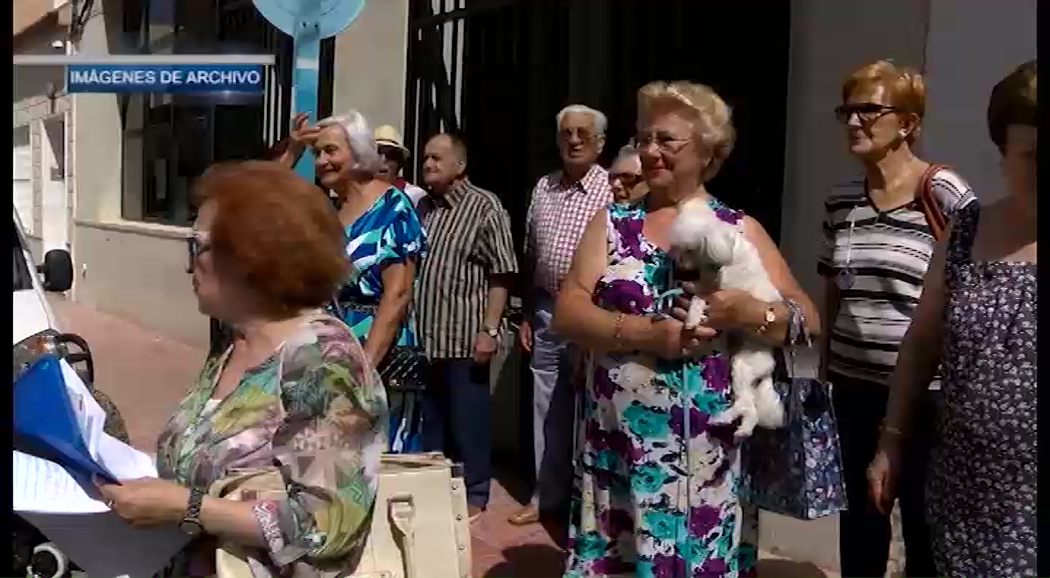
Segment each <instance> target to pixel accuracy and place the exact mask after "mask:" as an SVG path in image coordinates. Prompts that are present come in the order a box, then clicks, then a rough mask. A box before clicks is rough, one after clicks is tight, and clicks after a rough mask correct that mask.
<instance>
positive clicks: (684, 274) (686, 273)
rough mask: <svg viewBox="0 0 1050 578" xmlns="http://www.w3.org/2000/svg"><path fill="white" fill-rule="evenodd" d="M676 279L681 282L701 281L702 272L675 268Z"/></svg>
mask: <svg viewBox="0 0 1050 578" xmlns="http://www.w3.org/2000/svg"><path fill="white" fill-rule="evenodd" d="M674 277H675V279H677V280H679V281H689V282H694V281H699V280H700V271H698V270H696V269H686V268H684V267H675V270H674Z"/></svg>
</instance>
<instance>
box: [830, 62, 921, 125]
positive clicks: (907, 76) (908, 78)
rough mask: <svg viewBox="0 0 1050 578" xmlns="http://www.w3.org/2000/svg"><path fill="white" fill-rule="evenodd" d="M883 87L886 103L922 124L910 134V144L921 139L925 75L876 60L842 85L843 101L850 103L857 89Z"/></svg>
mask: <svg viewBox="0 0 1050 578" xmlns="http://www.w3.org/2000/svg"><path fill="white" fill-rule="evenodd" d="M876 88H881V89H882V90H884V91H885V93H886V99H887V101H886V102H885V103H884V104H887V105H889V106H892V107H894V108H896V109H897V110H899V111H900V112H903V113H905V114H914V115H915V116H916V117H917V118H918V119H919V123H918V124H916V126H915V130H913V131H911V132H910V133H908V137H907V139H906V140H907V142H908V143H909V144H911V143H912V142H915V139H917V138H919V132H920V130H921V128H922V127H921V124H922V119H923V117H924V116H925V115H926V83H925V81H923V79H922V75H921V74H919V73H918V72H916V71H915V70H912V69H911V68H908V67H906V66H897V65H896V64H894V63H893V62H892V61H890V60H877V61H875V62H872V63H870V64H865V65H864V66H861V67H860V68H858V69H856V70H854V71H853V72H851V73H850V74H849V76H847V77H846V80H845V81H844V82H843V83H842V102H843V103H845V102H846V101H847V100H849V97H850V95H852V94H853V92H854V91H856V90H858V89H859V90H871V91H873V90H875V89H876Z"/></svg>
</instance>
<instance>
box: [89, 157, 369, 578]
mask: <svg viewBox="0 0 1050 578" xmlns="http://www.w3.org/2000/svg"><path fill="white" fill-rule="evenodd" d="M194 186H195V196H196V198H197V201H198V206H199V208H200V211H199V214H198V216H197V221H196V223H195V224H194V232H193V237H192V238H191V239H190V245H191V248H192V251H191V253H192V254H193V255H194V267H193V272H192V273H193V277H192V281H193V292H194V294H195V295H196V296H197V301H198V303H199V306H200V310H201V313H204V314H206V315H210V316H212V317H214V318H216V319H220V320H222V321H223V322H225V323H229V324H230V325H231V326H233V327H234V328H235V330H236V335H237V337H236V338H235V339H234V342H233V344H232V345H231V346H230V347H229V348H227V349H226V350H225V351H223V352H222V353H221V354H219V355H215V356H211V357H209V359H208V360H207V362H206V363H205V365H204V369H203V371H202V372H201V374H200V377H199V378H198V380H197V382H196V384H194V386H193V387H192V388H191V389H190V392H189V394H188V395H187V396H186V397H185V398H184V399H183V401H182V403H180V404H179V407H178V409H177V410H176V411H175V414H174V415H173V416H172V417H171V419H170V420H169V421H168V423H167V425H166V426H165V428H164V431H163V432H162V433H161V435H160V438H159V441H158V447H157V471H158V472H159V473H160V477H159V478H147V479H138V480H122V481H121V483H120V484H119V485H118V484H105V485H101V486H100V491H101V493H102V495H103V497H104V498H105V499H106V501H107V503H108V505H109V506H110V507H111V508H112V509H113V510H114V511H115V512H116V513H117V514H118V515H119V516H120V517H122V518H124V519H125V520H127V521H128V522H130V523H131V524H134V525H136V526H142V527H151V526H176V525H177V526H178V527H179V529H181V530H182V531H184V532H186V533H187V534H189V535H190V536H191V537H192V538H193V541H192V542H191V544H190V546H189V548H188V549H187V550H186V551H185V554H186V555H185V556H182V557H180V561H179V563H178V564H177V566H178V567H177V568H175V569H174V572H173V573H172V574H170V575H173V576H214V575H215V574H214V573H215V568H214V561H215V549H216V543H217V542H218V541H221V542H222V543H225V544H234V545H238V546H241V547H243V548H246V549H247V550H248V552H249V557H251V558H253V559H255V560H257V561H258V562H259V563H261V564H262V565H263V566H265V567H267V568H268V571H269V572H271V574H270V575H273V576H319V575H322V574H319V572H332V571H337V572H349V571H352V570H353V569H354V568H353V565H354V564H355V561H356V559H357V557H358V556H359V555H360V549H361V548H362V547H363V546H364V543H365V540H366V538H367V536H368V528H369V522H370V519H371V512H372V504H373V502H374V500H375V495H376V483H377V476H378V474H379V471H378V470H379V456H380V453H381V452H382V450H383V449H384V447H385V445H386V422H387V405H386V398H385V396H384V392H383V387H382V385H381V383H380V381H379V376H378V375H377V374H376V372H375V370H374V369H373V368H372V367H371V364H369V362H368V359H367V357H366V354H365V352H364V351H363V350H362V348H361V345H360V343H359V342H358V340H357V338H356V337H355V336H354V334H353V332H351V331H350V328H349V327H347V325H346V324H345V323H343V321H341V320H339V319H337V318H335V317H333V316H331V315H329V314H328V313H326V312H325V311H324V306H325V304H326V303H327V302H328V300H329V299H330V298H331V294H332V291H333V290H334V289H335V287H336V286H337V285H338V284H339V283H340V281H342V280H343V279H344V278H345V276H346V274H347V270H348V265H347V262H346V258H345V257H344V255H343V235H342V227H341V226H340V223H339V221H338V219H337V218H336V216H335V213H334V212H333V211H332V210H331V207H330V206H329V204H328V202H327V201H326V200H325V199H324V197H323V195H322V194H321V191H319V190H318V189H317V187H315V186H314V185H313V184H311V183H308V182H306V181H305V180H304V179H302V178H301V177H299V176H297V175H296V174H294V173H292V172H291V171H290V170H288V169H287V168H285V167H283V166H281V165H279V164H277V163H271V162H265V161H249V162H244V163H237V164H230V165H225V166H216V167H213V168H211V169H209V170H208V171H207V172H205V174H204V175H203V176H201V177H200V179H198V181H197V182H196V183H195V185H194ZM255 469H261V470H264V471H265V470H274V472H277V471H281V473H282V475H283V477H284V479H285V484H286V486H287V490H288V491H287V495H286V497H284V498H280V499H276V498H273V499H272V498H269V497H265V498H259V499H251V500H242V501H234V500H228V499H222V498H216V497H211V496H208V495H207V494H208V492H209V490H210V489H211V488H212V486H213V484H215V483H216V482H217V481H219V480H221V479H223V478H225V477H227V476H229V475H230V474H231V472H235V471H246V470H255ZM300 490H301V491H300ZM323 575H329V574H323Z"/></svg>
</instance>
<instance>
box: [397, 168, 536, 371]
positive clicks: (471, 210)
mask: <svg viewBox="0 0 1050 578" xmlns="http://www.w3.org/2000/svg"><path fill="white" fill-rule="evenodd" d="M418 208H419V214H420V216H421V218H422V220H423V228H424V229H425V230H426V232H427V243H428V245H429V247H428V250H427V253H428V254H427V257H426V258H425V259H423V263H422V265H421V266H420V269H419V282H418V283H416V288H415V304H416V326H417V327H418V337H419V339H420V341H422V343H423V347H424V349H425V350H426V353H427V357H429V358H431V359H456V358H468V357H470V356H471V354H472V352H473V348H474V338H475V336H477V334H478V333H480V332H481V331H482V323H483V322H484V317H485V306H486V304H487V301H488V290H489V277H490V276H492V275H501V274H514V273H517V272H518V259H517V256H516V255H515V252H514V241H513V238H512V237H511V233H510V215H508V214H507V210H506V209H504V208H503V205H502V204H501V203H500V201H499V198H498V197H496V195H494V194H492V193H490V192H489V191H486V190H484V189H480V188H478V187H476V186H474V185H473V184H471V182H470V181H468V180H464V181H461V182H459V183H457V184H456V185H454V186H453V188H452V189H450V190H449V191H448V192H447V193H445V194H444V195H428V196H426V197H424V198H422V199H420V201H419V206H418Z"/></svg>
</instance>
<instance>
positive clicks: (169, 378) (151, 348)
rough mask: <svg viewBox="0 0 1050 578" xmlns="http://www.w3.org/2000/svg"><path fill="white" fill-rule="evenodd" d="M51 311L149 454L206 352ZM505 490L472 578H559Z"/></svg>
mask: <svg viewBox="0 0 1050 578" xmlns="http://www.w3.org/2000/svg"><path fill="white" fill-rule="evenodd" d="M53 305H54V307H55V312H56V314H57V315H58V317H59V319H60V321H61V323H62V324H63V327H64V328H65V329H66V330H67V331H73V332H75V333H79V334H80V335H81V336H83V337H84V338H85V339H86V340H87V341H88V343H89V344H90V345H91V349H92V353H93V355H94V358H95V368H96V369H95V371H96V382H97V386H98V387H99V388H101V389H102V390H103V391H105V392H106V393H108V394H109V395H110V397H112V398H113V400H114V402H115V403H116V404H117V406H118V407H119V408H121V413H122V414H123V416H124V419H125V421H126V422H127V426H128V432H129V434H130V435H131V439H132V443H133V444H134V445H135V446H136V447H138V448H140V449H142V450H144V451H149V452H152V451H153V449H154V444H155V443H156V438H157V435H158V434H159V433H160V429H161V428H162V427H163V425H164V423H165V422H166V421H167V418H168V416H169V415H170V414H171V412H172V411H173V410H174V408H175V406H176V405H177V404H178V401H179V400H180V399H181V398H182V396H183V394H184V393H185V391H186V389H187V388H188V387H189V384H190V382H191V381H192V380H193V379H194V378H195V377H196V374H197V372H198V371H199V369H200V365H201V363H202V361H203V358H204V353H205V352H204V351H202V350H200V349H198V348H194V347H191V346H189V345H186V344H183V343H179V342H177V341H173V340H171V339H168V338H165V337H164V336H162V335H158V334H156V333H154V332H151V331H149V330H147V329H144V328H142V327H139V326H137V325H135V324H134V323H129V322H127V321H125V320H122V319H118V318H115V317H112V316H109V315H105V314H102V313H99V312H98V311H95V310H93V309H91V308H88V307H85V306H82V305H78V304H75V303H71V302H66V301H62V300H61V299H55V300H53ZM507 487H510V488H511V489H512V490H513V489H519V488H517V484H515V483H514V482H513V481H509V482H508V481H506V480H494V483H493V485H492V497H491V500H490V503H489V509H488V511H486V512H485V513H484V514H482V516H481V517H480V518H479V519H478V520H477V521H475V522H474V524H473V525H472V527H471V531H472V534H473V543H472V553H473V562H474V563H473V576H475V577H478V578H481V577H487V576H489V577H513V576H531V577H541V576H560V575H561V571H562V567H563V564H564V559H565V556H564V553H563V551H562V550H561V548H559V547H558V546H557V544H556V542H555V539H554V538H552V537H551V534H552V533H553V534H554V535H555V536H558V535H559V533H563V532H564V529H558V528H549V529H545V528H543V527H542V526H540V525H533V526H527V527H515V526H513V525H511V524H510V523H509V522H507V516H508V515H509V514H510V513H511V512H513V511H514V510H516V509H517V508H519V507H520V506H519V503H518V501H517V500H515V498H514V497H513V495H512V493H511V492H510V491H508V490H507V489H506V488H507ZM519 495H520V493H519ZM759 574H760V575H762V576H831V575H833V574H832V573H830V572H826V571H823V570H821V569H820V568H817V567H816V566H814V565H812V564H808V563H800V562H794V561H791V560H786V559H778V558H776V557H773V556H767V555H763V559H762V560H761V561H760V563H759Z"/></svg>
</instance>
